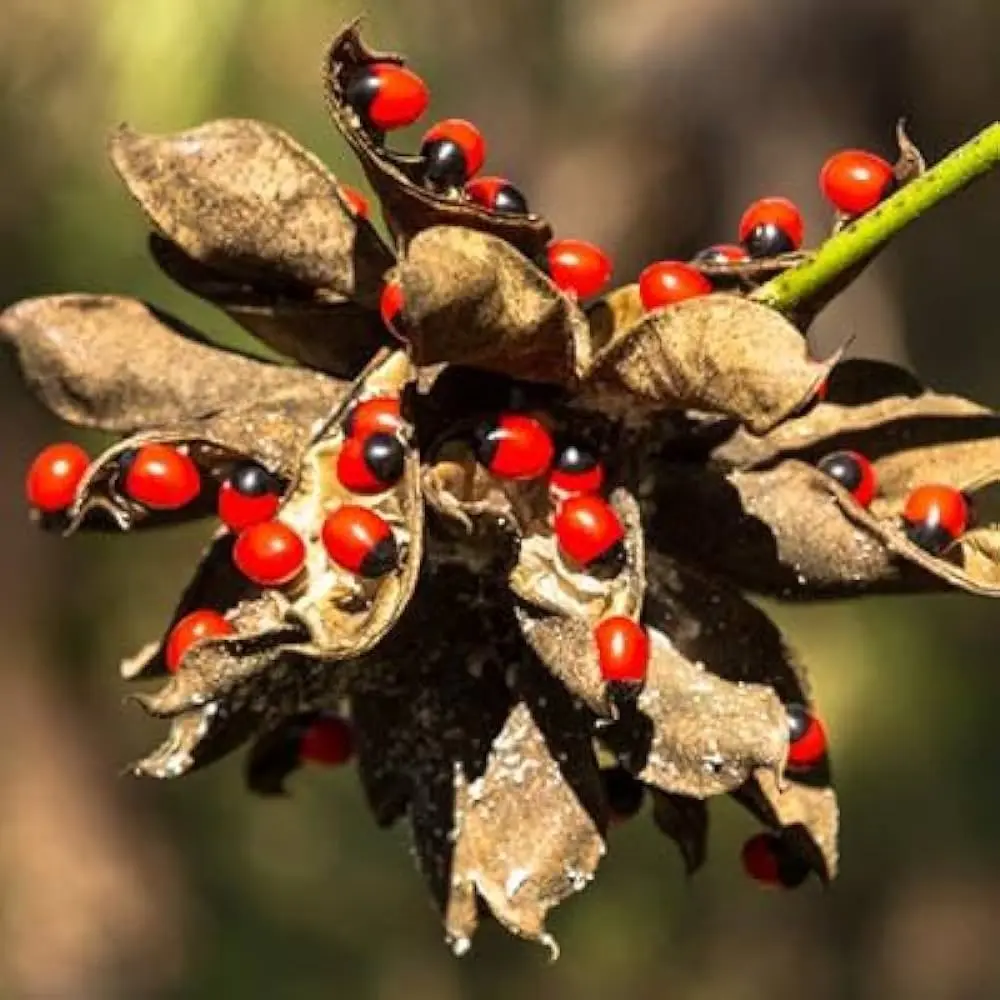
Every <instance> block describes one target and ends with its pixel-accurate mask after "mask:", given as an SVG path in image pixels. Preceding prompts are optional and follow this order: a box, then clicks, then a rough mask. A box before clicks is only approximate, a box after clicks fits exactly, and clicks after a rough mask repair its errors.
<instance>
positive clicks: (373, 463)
mask: <svg viewBox="0 0 1000 1000" xmlns="http://www.w3.org/2000/svg"><path fill="white" fill-rule="evenodd" d="M364 457H365V464H366V465H367V466H368V468H369V469H371V471H372V474H373V475H374V476H375V478H376V479H378V481H379V482H381V483H385V484H386V485H387V486H391V485H392V484H393V483H396V482H398V481H399V480H400V478H401V477H402V475H403V469H404V468H405V466H406V450H405V449H404V448H403V444H402V442H401V441H400V440H399V438H397V437H396V436H395V435H393V434H372V435H371V436H370V437H369V438H367V439H366V440H365V443H364Z"/></svg>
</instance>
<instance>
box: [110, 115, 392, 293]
mask: <svg viewBox="0 0 1000 1000" xmlns="http://www.w3.org/2000/svg"><path fill="white" fill-rule="evenodd" d="M109 151H110V155H111V160H112V163H113V164H114V166H115V169H116V170H117V171H118V173H119V175H120V176H121V178H122V180H123V181H124V183H125V185H126V187H127V188H128V190H129V192H130V193H131V194H132V196H133V197H134V198H135V199H136V201H137V202H138V203H139V205H140V207H141V208H142V209H143V211H144V212H145V213H146V215H147V216H148V217H149V219H150V221H151V222H152V224H153V225H154V226H155V227H156V229H157V230H158V231H159V232H160V233H162V234H163V235H164V236H165V237H167V238H168V239H169V240H171V241H172V242H173V243H175V244H176V245H177V246H178V247H180V249H181V250H182V251H183V252H184V253H185V254H187V255H188V256H189V257H192V258H194V259H195V260H197V261H199V262H200V263H202V264H205V265H207V266H208V267H210V268H213V269H215V270H217V271H220V272H222V273H223V274H227V275H229V276H231V277H233V278H238V279H243V280H246V281H249V282H250V283H251V284H252V283H254V282H255V281H262V282H264V283H265V285H266V286H268V287H273V286H274V285H275V284H276V283H277V282H279V281H285V282H287V283H288V285H289V287H290V288H291V289H297V290H299V291H303V292H304V291H305V290H308V291H310V292H312V293H313V295H315V296H316V297H317V298H322V297H323V296H330V297H332V300H333V301H335V302H336V301H340V300H342V299H352V300H355V301H357V302H360V303H362V304H364V305H367V306H370V307H377V305H378V296H379V291H380V288H381V279H382V275H383V274H384V273H385V271H386V269H387V268H388V267H389V266H390V265H391V263H392V257H391V254H390V253H389V251H388V249H387V248H386V247H385V246H384V245H383V244H382V243H381V241H380V240H379V238H378V235H377V234H376V233H375V230H374V229H373V228H372V227H371V226H370V225H369V223H367V222H366V221H365V220H364V219H359V218H358V217H357V216H355V215H354V213H353V212H352V211H351V209H350V208H349V207H348V205H347V203H346V202H345V201H344V199H343V196H342V194H341V192H340V188H339V186H338V184H337V181H336V179H335V178H334V177H333V175H332V174H330V172H329V171H328V170H327V169H326V167H325V166H324V165H323V164H322V163H321V162H320V161H319V160H318V159H317V158H316V157H315V156H313V155H312V154H311V153H309V152H308V151H307V150H305V149H303V148H302V147H301V146H300V145H299V144H298V143H296V142H295V140H294V139H292V138H291V137H290V136H288V135H286V134H285V133H284V132H282V131H281V130H280V129H278V128H275V127H274V126H273V125H267V124H264V123H263V122H258V121H253V120H250V119H232V118H228V119H219V120H217V121H212V122H208V123H206V124H204V125H200V126H198V127H197V128H193V129H188V130H187V131H184V132H177V133H173V134H170V135H162V136H154V135H143V134H141V133H139V132H135V131H132V130H131V129H129V128H127V127H124V126H123V127H121V128H120V129H119V130H118V131H117V132H115V133H114V134H113V135H112V137H111V140H110V144H109Z"/></svg>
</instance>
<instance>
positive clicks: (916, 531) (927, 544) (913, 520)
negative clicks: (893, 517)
mask: <svg viewBox="0 0 1000 1000" xmlns="http://www.w3.org/2000/svg"><path fill="white" fill-rule="evenodd" d="M970 514H971V512H970V510H969V501H968V498H967V497H966V496H965V494H964V493H962V492H961V490H956V489H955V487H954V486H944V485H939V484H928V485H925V486H918V487H917V488H916V489H915V490H914V491H913V492H912V493H911V494H910V495H909V496H908V497H907V498H906V504H905V505H904V507H903V520H904V521H905V523H906V533H907V535H908V536H909V538H910V540H911V541H912V542H914V543H915V544H916V545H919V546H920V547H921V548H923V549H926V550H927V551H928V552H933V553H939V552H941V551H943V550H944V549H946V548H947V547H948V546H949V545H950V544H951V543H952V542H953V541H955V539H956V538H958V537H959V536H960V535H961V534H962V533H963V532H964V531H965V529H966V528H967V527H968V525H969V519H970Z"/></svg>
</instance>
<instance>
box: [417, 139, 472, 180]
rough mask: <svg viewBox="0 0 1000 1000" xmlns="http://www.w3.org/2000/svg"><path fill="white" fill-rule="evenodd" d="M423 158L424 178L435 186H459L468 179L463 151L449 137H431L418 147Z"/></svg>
mask: <svg viewBox="0 0 1000 1000" xmlns="http://www.w3.org/2000/svg"><path fill="white" fill-rule="evenodd" d="M420 155H421V156H422V157H423V158H424V180H425V181H427V183H428V184H430V185H431V187H435V188H456V187H461V186H462V185H463V184H464V183H465V182H466V181H467V180H468V179H469V174H468V163H467V161H466V159H465V152H464V151H463V149H462V147H461V146H460V145H459V144H458V143H457V142H452V140H451V139H432V140H431V141H430V142H425V143H424V144H423V146H421V147H420Z"/></svg>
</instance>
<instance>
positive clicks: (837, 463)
mask: <svg viewBox="0 0 1000 1000" xmlns="http://www.w3.org/2000/svg"><path fill="white" fill-rule="evenodd" d="M817 395H818V393H817ZM817 468H818V469H819V470H820V472H825V473H826V474H827V475H828V476H829V477H830V478H831V479H832V480H834V481H835V482H838V483H840V485H841V486H843V487H844V489H845V490H847V491H849V492H850V493H851V495H852V496H853V497H854V499H855V500H857V502H858V503H859V504H860V505H861V506H862V507H867V506H868V505H869V504H870V503H871V502H872V500H873V499H874V497H875V488H876V482H875V470H874V469H873V468H872V463H871V462H869V461H868V459H867V458H865V456H864V455H861V454H859V453H858V452H856V451H835V452H832V453H831V454H829V455H826V456H824V457H823V458H822V459H820V461H819V463H818V464H817Z"/></svg>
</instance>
